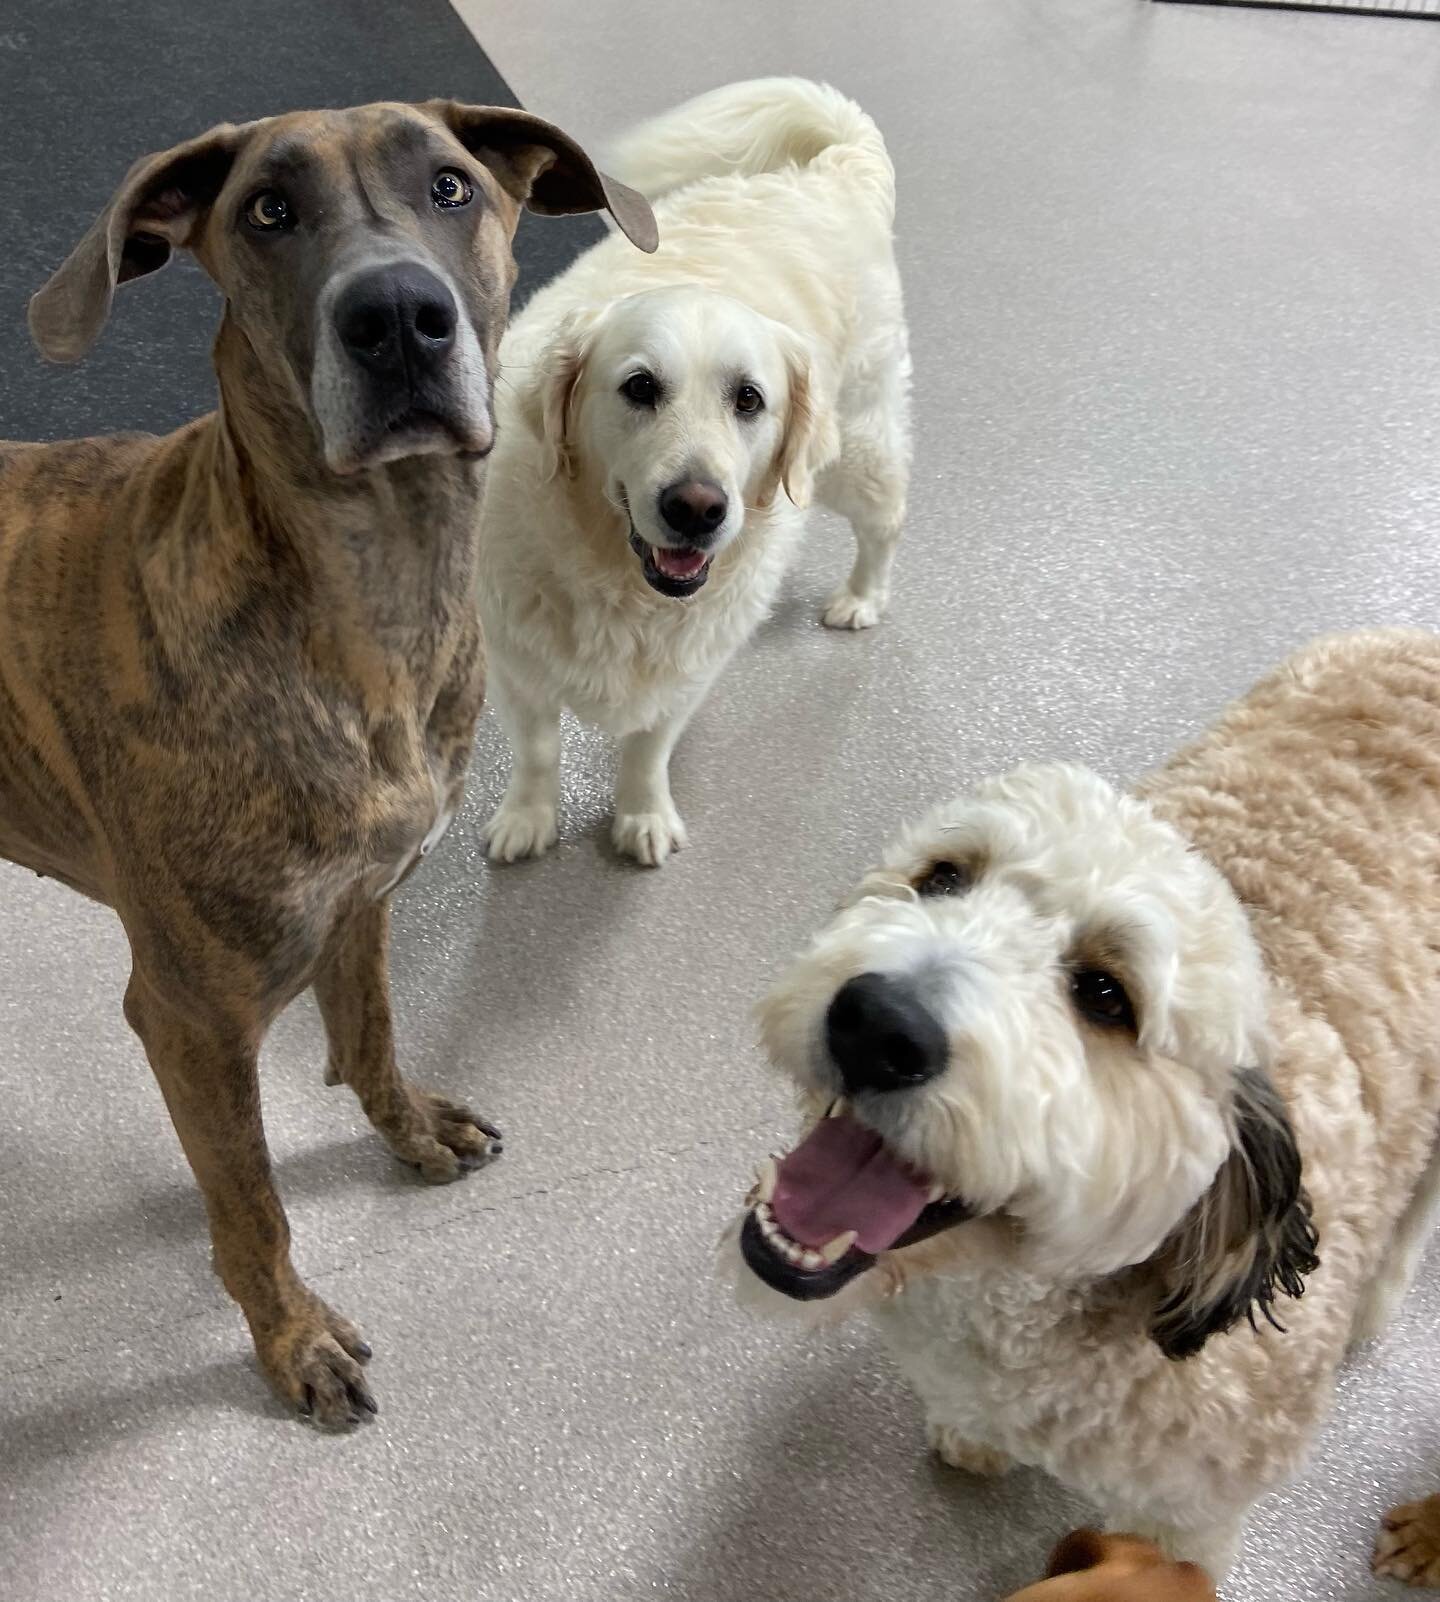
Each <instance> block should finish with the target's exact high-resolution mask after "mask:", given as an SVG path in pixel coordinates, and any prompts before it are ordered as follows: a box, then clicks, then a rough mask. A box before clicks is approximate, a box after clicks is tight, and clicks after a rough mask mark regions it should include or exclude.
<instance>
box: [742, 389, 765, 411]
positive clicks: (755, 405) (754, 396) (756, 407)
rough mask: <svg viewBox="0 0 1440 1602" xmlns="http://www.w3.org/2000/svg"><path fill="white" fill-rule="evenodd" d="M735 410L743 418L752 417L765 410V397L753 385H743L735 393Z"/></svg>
mask: <svg viewBox="0 0 1440 1602" xmlns="http://www.w3.org/2000/svg"><path fill="white" fill-rule="evenodd" d="M735 410H736V411H737V412H740V413H741V414H742V415H743V416H746V417H749V416H752V415H753V414H754V413H755V412H763V411H764V410H765V397H764V396H763V395H762V394H761V393H760V391H759V390H758V389H756V388H755V386H754V385H753V384H742V385H741V386H740V388H739V389H737V390H736V391H735Z"/></svg>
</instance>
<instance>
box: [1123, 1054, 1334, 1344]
mask: <svg viewBox="0 0 1440 1602" xmlns="http://www.w3.org/2000/svg"><path fill="white" fill-rule="evenodd" d="M1233 1116H1234V1133H1233V1135H1232V1136H1231V1150H1230V1155H1229V1156H1228V1157H1227V1158H1226V1159H1225V1162H1224V1163H1223V1164H1222V1165H1221V1168H1220V1172H1219V1173H1218V1174H1217V1175H1216V1177H1215V1181H1214V1183H1213V1184H1212V1185H1211V1187H1210V1189H1209V1191H1208V1192H1207V1193H1206V1194H1205V1195H1204V1196H1202V1197H1201V1198H1200V1200H1199V1201H1198V1202H1197V1203H1196V1204H1195V1206H1194V1208H1193V1209H1192V1210H1191V1212H1190V1214H1189V1215H1188V1217H1187V1218H1186V1219H1185V1221H1184V1223H1182V1224H1181V1226H1180V1228H1179V1229H1178V1230H1176V1232H1175V1233H1174V1234H1173V1235H1172V1236H1171V1237H1170V1239H1169V1240H1168V1241H1167V1242H1166V1243H1165V1245H1164V1246H1162V1247H1161V1249H1160V1255H1159V1257H1158V1258H1157V1260H1156V1266H1157V1267H1158V1269H1159V1272H1160V1279H1161V1284H1162V1285H1163V1287H1164V1290H1165V1296H1164V1299H1163V1301H1161V1303H1160V1305H1159V1306H1158V1307H1157V1309H1156V1311H1155V1314H1154V1317H1153V1318H1152V1319H1151V1323H1150V1334H1151V1337H1152V1338H1153V1339H1154V1341H1155V1344H1156V1345H1157V1346H1159V1348H1160V1350H1161V1351H1162V1352H1164V1353H1165V1355H1166V1356H1167V1357H1171V1358H1184V1357H1193V1356H1194V1355H1195V1353H1196V1352H1198V1351H1199V1350H1200V1348H1201V1347H1202V1346H1204V1344H1205V1342H1206V1341H1208V1340H1209V1339H1210V1337H1211V1336H1212V1335H1219V1334H1221V1333H1223V1332H1224V1331H1225V1330H1228V1329H1230V1328H1232V1327H1233V1326H1234V1325H1235V1324H1237V1323H1239V1321H1240V1320H1241V1319H1242V1318H1248V1319H1249V1320H1250V1324H1251V1327H1252V1328H1255V1327H1257V1326H1256V1325H1255V1313H1256V1310H1257V1309H1258V1310H1259V1312H1260V1313H1261V1315H1262V1316H1263V1317H1264V1318H1265V1319H1266V1320H1267V1321H1268V1322H1269V1323H1270V1324H1271V1325H1273V1326H1274V1328H1276V1329H1278V1330H1280V1331H1281V1332H1282V1333H1283V1332H1284V1328H1285V1326H1284V1325H1283V1324H1281V1323H1280V1322H1279V1320H1278V1319H1277V1318H1276V1317H1275V1314H1274V1311H1273V1304H1274V1301H1275V1297H1276V1295H1277V1294H1281V1295H1285V1296H1300V1295H1302V1294H1303V1292H1304V1289H1305V1276H1306V1275H1307V1274H1311V1273H1313V1272H1314V1271H1315V1269H1316V1268H1318V1267H1319V1266H1320V1259H1319V1258H1318V1257H1317V1256H1316V1247H1317V1245H1318V1244H1319V1237H1318V1235H1317V1234H1316V1230H1315V1224H1314V1220H1313V1219H1312V1218H1311V1214H1310V1198H1309V1196H1307V1195H1306V1193H1305V1188H1304V1186H1303V1184H1302V1183H1301V1162H1300V1149H1299V1147H1298V1146H1297V1145H1296V1143H1295V1131H1294V1129H1293V1128H1292V1127H1291V1124H1290V1117H1289V1114H1288V1113H1287V1112H1286V1110H1285V1104H1284V1102H1282V1101H1281V1099H1280V1097H1279V1096H1278V1095H1277V1094H1276V1091H1275V1087H1274V1085H1272V1084H1271V1083H1270V1080H1269V1078H1268V1076H1267V1075H1266V1074H1265V1073H1264V1072H1262V1071H1261V1070H1260V1069H1259V1068H1242V1069H1241V1070H1240V1071H1239V1072H1238V1073H1237V1075H1236V1085H1235V1103H1234V1114H1233Z"/></svg>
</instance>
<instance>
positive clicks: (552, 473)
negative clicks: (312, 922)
mask: <svg viewBox="0 0 1440 1602" xmlns="http://www.w3.org/2000/svg"><path fill="white" fill-rule="evenodd" d="M609 165H610V167H612V168H613V169H614V170H616V171H617V172H619V173H621V174H622V175H623V176H624V178H625V180H626V182H628V183H630V184H632V185H633V186H634V187H635V188H637V189H639V190H641V191H643V192H644V193H646V194H648V195H649V196H650V197H651V198H652V199H653V200H654V201H655V207H656V216H657V219H658V222H659V227H660V237H661V244H660V249H659V250H658V251H657V252H656V253H655V255H654V256H652V257H641V256H639V255H638V254H637V253H636V252H634V251H631V250H628V249H627V248H626V247H625V246H624V245H623V243H621V242H619V241H617V240H613V239H612V240H606V241H604V242H603V243H601V244H599V245H597V246H595V248H594V249H593V250H592V251H590V252H589V254H588V255H586V256H584V257H582V258H581V260H580V261H579V262H577V263H576V264H575V265H574V266H573V267H572V268H571V269H570V270H569V271H568V272H567V273H565V274H563V275H562V276H561V277H560V278H559V279H557V280H556V281H555V282H554V283H553V284H551V285H549V286H548V287H547V288H546V289H545V290H543V291H542V292H541V293H540V294H539V295H537V296H536V297H535V299H534V300H533V301H532V302H531V303H530V305H529V306H528V307H527V308H526V309H525V311H524V312H523V313H522V315H521V316H520V317H519V318H517V319H516V322H515V324H514V326H513V327H512V328H511V330H510V333H509V335H508V336H507V338H506V341H505V344H504V346H503V347H502V356H503V358H504V364H505V378H506V382H505V383H504V384H502V385H501V387H500V389H499V390H498V391H497V399H498V408H499V422H500V427H499V437H498V442H497V444H496V448H495V456H494V460H493V463H492V466H491V471H490V479H489V485H488V488H487V491H486V500H485V507H484V512H483V516H482V524H481V540H480V570H479V571H480V604H481V608H482V611H483V615H484V620H485V638H486V643H487V646H488V648H489V652H490V663H491V684H490V690H491V698H492V700H493V701H494V703H495V706H496V709H497V710H498V711H499V713H500V716H501V719H502V721H503V723H504V726H505V731H506V733H507V735H508V736H509V740H510V746H511V751H512V767H511V773H510V780H509V784H508V786H507V788H506V791H505V796H504V799H503V801H502V802H501V805H500V808H499V810H498V811H497V812H496V813H495V815H494V817H492V818H491V819H490V822H489V825H488V831H487V843H488V847H489V851H490V855H491V856H492V857H494V858H497V859H498V860H501V861H505V862H510V861H513V860H515V859H517V858H520V857H529V856H539V855H540V854H541V853H543V852H544V851H547V850H548V849H549V848H550V846H551V845H552V844H553V843H554V841H555V838H556V812H557V807H558V801H559V789H560V714H561V710H562V708H564V707H567V706H568V707H570V708H571V709H572V710H573V711H574V712H575V713H576V714H577V715H578V716H580V717H581V718H583V719H585V720H586V721H587V722H590V723H593V724H596V725H598V726H599V727H600V728H602V729H604V730H605V731H606V732H607V733H609V734H611V735H614V736H615V737H616V738H618V739H619V741H620V771H619V776H618V779H617V781H616V786H615V818H614V826H613V838H614V842H615V845H616V847H617V848H618V849H619V850H620V851H622V852H625V853H626V854H627V855H629V856H632V857H634V858H636V859H637V860H638V861H639V862H642V863H645V864H647V865H649V866H655V865H658V864H659V863H662V862H664V861H665V860H666V858H667V857H669V855H670V853H671V852H672V851H675V850H677V849H678V848H679V847H681V846H682V845H684V844H685V839H686V834H685V826H684V824H683V823H682V821H681V818H680V814H679V812H678V811H677V810H676V808H675V804H674V801H673V800H672V798H671V794H670V781H669V767H670V754H671V752H672V751H673V750H674V747H675V743H676V741H677V740H678V739H679V737H680V735H681V733H682V731H683V730H684V728H685V725H686V724H687V723H688V722H689V720H690V717H691V715H692V714H693V713H694V711H695V709H696V708H697V707H698V706H699V704H700V703H701V701H703V700H704V698H705V696H706V694H707V693H708V692H709V690H710V687H711V685H712V684H713V683H714V681H715V679H716V677H717V676H718V675H719V674H720V672H721V671H722V670H723V668H724V667H725V664H726V663H727V662H728V661H729V660H730V658H731V657H732V656H733V655H734V653H735V652H736V651H737V650H738V649H739V648H740V646H742V645H743V644H744V643H745V641H746V640H747V639H749V637H750V636H751V634H753V633H754V631H755V628H756V626H757V625H758V624H759V622H760V620H761V619H762V618H763V617H764V616H765V614H766V612H767V611H768V610H769V608H770V605H771V603H772V602H773V600H774V599H775V595H776V592H777V590H778V588H779V585H780V580H781V577H782V575H783V573H784V571H785V568H786V566H787V564H788V563H789V561H790V559H791V557H792V556H793V555H794V553H795V548H796V545H797V543H798V541H799V539H800V536H801V534H802V533H803V531H804V526H805V513H804V510H803V508H804V507H805V506H806V505H807V504H808V503H809V501H810V499H811V495H812V491H813V492H814V493H815V494H816V495H818V497H819V499H820V500H822V501H823V502H824V503H825V504H826V505H828V506H829V507H831V508H832V509H833V510H835V511H838V512H840V513H842V514H843V515H844V516H846V517H848V518H849V520H850V523H851V525H852V527H853V528H854V531H855V539H856V545H857V554H856V558H855V564H854V567H853V569H852V571H851V573H850V576H849V579H848V580H847V581H846V583H845V584H843V585H842V586H841V587H840V588H839V589H838V590H837V591H836V592H835V594H834V595H832V596H831V598H830V600H829V602H828V604H827V606H826V608H825V613H824V620H825V622H826V623H828V624H829V625H830V626H831V627H833V628H841V629H863V628H869V627H871V626H872V625H873V624H875V623H877V622H878V621H879V619H880V615H881V613H882V611H883V610H884V608H885V604H886V601H887V599H888V597H889V580H890V567H891V562H892V560H893V558H894V554H895V546H896V542H897V541H898V539H899V537H900V526H901V522H902V520H903V518H904V515H905V489H906V481H907V477H908V472H909V455H910V438H909V409H908V408H909V402H908V386H909V375H910V360H909V356H908V353H907V345H906V333H905V320H904V313H903V309H902V305H901V294H900V280H899V275H898V273H897V271H896V267H895V256H894V249H893V246H892V242H891V231H892V225H893V220H894V212H895V176H894V172H893V170H892V168H891V165H890V158H889V156H888V155H887V154H886V151H885V144H884V141H883V140H882V139H881V137H880V133H879V131H878V129H877V128H876V127H875V124H874V123H873V122H872V121H871V120H870V118H869V117H867V116H866V115H865V113H864V112H863V111H861V110H860V108H859V107H858V106H856V105H855V104H854V103H853V102H852V101H849V100H847V99H846V98H845V97H844V96H843V95H841V94H838V93H837V92H836V91H835V90H833V89H828V88H825V87H824V86H823V85H820V84H813V83H807V82H805V81H803V80H801V79H788V78H776V79H764V80H761V81H760V82H757V83H741V84H735V85H732V86H731V87H729V88H726V89H719V90H716V91H715V92H714V93H712V94H709V95H705V96H702V97H701V98H700V99H699V100H696V101H692V102H691V103H690V104H689V105H685V106H681V107H680V108H679V109H678V110H676V111H673V112H670V113H668V114H667V115H666V116H664V117H661V118H660V119H658V120H657V121H655V122H652V123H647V124H645V125H643V126H642V127H640V128H638V129H636V130H635V131H634V132H633V133H631V134H630V135H629V136H628V137H627V138H626V139H625V140H624V141H623V142H622V144H621V146H620V148H619V149H618V150H617V151H615V152H613V153H612V156H611V159H610V162H609ZM637 264H638V270H637Z"/></svg>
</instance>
